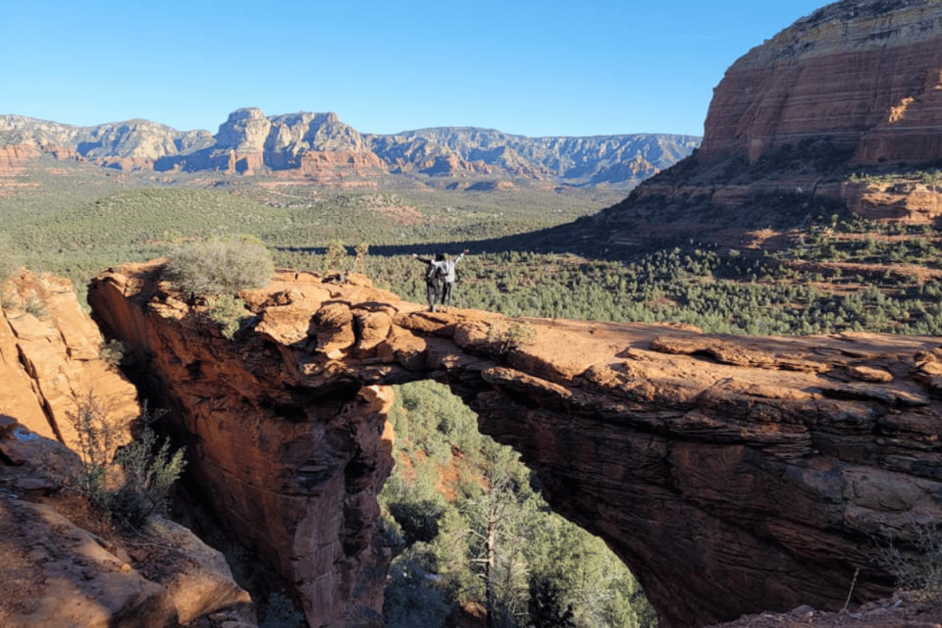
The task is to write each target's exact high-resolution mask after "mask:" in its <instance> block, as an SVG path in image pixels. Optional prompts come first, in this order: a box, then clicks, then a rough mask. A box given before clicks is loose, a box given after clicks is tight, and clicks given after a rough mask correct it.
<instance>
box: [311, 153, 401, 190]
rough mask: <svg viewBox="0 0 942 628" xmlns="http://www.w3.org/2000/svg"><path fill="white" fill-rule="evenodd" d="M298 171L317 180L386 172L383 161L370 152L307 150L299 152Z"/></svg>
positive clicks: (329, 180)
mask: <svg viewBox="0 0 942 628" xmlns="http://www.w3.org/2000/svg"><path fill="white" fill-rule="evenodd" d="M300 171H301V173H302V174H303V175H304V176H307V177H311V178H313V179H315V180H317V181H322V182H325V183H327V182H331V181H334V180H342V179H346V178H349V177H371V176H373V177H375V176H379V175H384V174H388V173H389V171H388V170H387V168H386V165H385V164H384V163H383V161H382V160H381V159H380V158H379V157H377V156H376V154H375V153H372V152H360V153H358V152H352V151H307V152H304V153H302V154H301V167H300Z"/></svg>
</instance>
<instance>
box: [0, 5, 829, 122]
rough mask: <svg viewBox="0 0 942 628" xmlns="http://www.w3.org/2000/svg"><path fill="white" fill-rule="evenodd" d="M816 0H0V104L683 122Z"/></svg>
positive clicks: (697, 117)
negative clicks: (740, 63) (736, 65)
mask: <svg viewBox="0 0 942 628" xmlns="http://www.w3.org/2000/svg"><path fill="white" fill-rule="evenodd" d="M825 4H827V2H826V1H823V0H789V1H788V2H756V0H713V1H712V2H704V1H703V0H675V1H673V2H671V1H667V0H645V1H644V2H635V1H632V0H581V1H580V0H569V1H568V2H559V1H557V0H540V1H535V0H534V1H525V2H524V1H518V0H476V1H474V2H456V1H454V0H400V1H399V2H392V1H391V0H387V1H385V2H381V1H379V0H277V1H272V2H259V1H257V0H253V1H252V2H247V1H243V0H227V1H225V2H223V1H218V2H216V1H212V2H211V1H208V0H188V1H179V0H144V1H134V0H121V1H116V0H85V1H80V2H77V1H74V0H4V1H3V10H2V12H0V58H2V59H3V64H2V66H0V68H2V69H0V114H6V113H15V114H20V115H25V116H30V117H34V118H40V119H45V120H53V121H56V122H62V123H66V124H75V125H80V126H91V125H95V124H101V123H105V122H119V121H124V120H129V119H132V118H145V119H148V120H153V121H155V122H160V123H163V124H167V125H169V126H171V127H174V128H176V129H178V130H181V131H185V130H191V129H207V130H209V131H212V132H213V133H215V132H216V131H217V130H218V128H219V124H220V123H222V122H224V121H225V120H226V117H227V116H228V114H229V113H230V112H232V111H234V110H235V109H238V108H239V107H249V106H253V107H260V108H262V109H263V110H264V111H265V113H266V114H268V115H273V114H283V113H294V112H298V111H312V112H327V111H333V112H336V113H337V114H338V115H339V116H340V119H341V120H342V121H343V122H346V123H347V124H350V125H352V126H353V127H354V128H356V129H357V130H358V131H360V132H364V133H395V132H398V131H404V130H412V129H419V128H424V127H436V126H476V127H485V128H494V129H499V130H501V131H504V132H507V133H514V134H520V135H528V136H531V137H537V136H547V135H570V136H576V135H608V134H620V133H648V132H650V133H680V134H690V135H701V134H702V132H703V121H704V119H705V117H706V112H707V108H708V106H709V103H710V98H711V97H712V94H713V88H714V87H715V86H716V85H717V84H718V83H719V82H720V80H721V79H722V77H723V73H724V72H725V71H726V68H727V67H729V65H730V64H731V63H732V62H733V61H735V60H736V59H737V58H738V57H740V56H742V55H743V54H744V53H746V52H747V51H748V50H749V49H750V48H752V47H754V46H756V45H759V44H761V43H762V42H763V41H764V40H765V39H768V38H770V37H772V36H773V35H775V34H776V33H777V32H778V31H780V30H782V29H783V28H786V27H787V26H789V25H791V24H792V23H793V22H795V20H797V19H799V18H801V17H803V16H805V15H809V14H810V13H812V12H813V11H814V10H815V9H817V8H820V7H821V6H824V5H825Z"/></svg>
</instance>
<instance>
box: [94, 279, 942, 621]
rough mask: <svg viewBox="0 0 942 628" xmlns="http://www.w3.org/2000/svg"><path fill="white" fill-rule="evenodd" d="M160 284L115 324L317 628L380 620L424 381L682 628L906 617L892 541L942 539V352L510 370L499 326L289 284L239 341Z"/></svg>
mask: <svg viewBox="0 0 942 628" xmlns="http://www.w3.org/2000/svg"><path fill="white" fill-rule="evenodd" d="M160 271H161V264H160V262H159V261H157V262H152V263H150V264H145V265H127V266H123V267H120V268H116V269H112V270H110V271H108V272H105V273H103V274H102V275H100V276H99V277H98V278H97V279H96V280H95V281H94V282H93V284H92V285H91V287H90V291H89V302H90V303H91V305H92V307H93V310H94V315H95V317H96V318H97V319H98V321H99V322H100V324H101V325H102V327H103V328H104V329H105V331H106V332H107V333H108V334H109V335H113V336H116V337H118V338H121V339H123V340H125V341H127V342H128V343H129V345H130V347H131V350H132V352H133V353H134V355H135V356H136V358H137V360H138V361H139V363H140V364H141V366H143V367H144V369H145V370H146V372H147V373H148V375H149V377H150V382H149V387H150V388H151V390H152V391H153V392H156V393H157V394H159V395H160V397H161V399H160V400H159V401H160V403H161V404H163V405H167V404H169V405H171V407H172V408H173V409H174V410H175V412H174V413H173V414H174V416H175V420H176V421H177V422H178V423H179V426H180V427H181V428H182V429H183V430H184V431H185V432H186V433H187V434H188V435H189V448H190V449H189V453H190V456H191V463H190V470H191V471H192V472H193V473H194V475H195V477H196V478H197V480H198V481H199V482H200V483H201V484H202V486H203V488H204V490H205V492H206V494H207V496H208V498H209V499H211V500H212V502H213V506H214V508H215V509H217V510H218V511H220V512H223V513H225V514H226V519H227V521H228V525H229V526H230V527H231V530H232V531H233V532H235V533H236V534H238V535H240V536H241V537H242V538H243V539H244V540H245V541H246V542H247V543H248V544H249V545H251V546H253V547H256V548H257V549H258V551H259V552H260V553H263V554H265V556H266V557H267V558H268V559H269V560H270V561H272V562H273V563H274V564H276V565H277V566H278V568H279V569H280V570H281V571H282V573H283V574H284V575H285V576H286V577H287V578H289V579H290V580H291V581H294V582H296V583H297V586H298V590H299V592H300V593H301V595H302V596H303V598H304V600H305V604H306V612H307V616H308V620H309V622H310V623H311V625H314V626H322V625H341V624H344V625H377V622H378V621H380V618H379V615H378V612H379V610H380V606H381V600H382V586H383V575H384V573H385V568H386V566H387V565H388V561H389V559H390V556H389V552H388V549H386V548H384V547H383V545H382V542H381V541H382V537H381V535H379V534H377V532H376V530H375V526H374V523H375V521H376V516H377V514H378V507H377V505H376V500H375V496H376V494H377V493H378V491H379V489H380V487H381V485H382V482H383V481H384V480H385V478H386V477H387V475H388V473H389V471H390V468H391V464H392V461H391V456H390V446H389V442H388V441H384V439H383V427H384V416H385V411H386V410H387V409H388V407H389V405H388V404H389V402H390V401H391V399H390V397H389V394H388V388H387V387H388V385H390V384H395V383H403V382H407V381H413V380H417V379H423V378H434V379H438V380H441V381H445V382H446V383H448V384H449V385H450V386H451V388H452V390H453V391H455V392H456V393H457V394H459V395H460V396H461V397H462V398H463V399H464V400H465V401H466V403H468V404H469V406H471V407H472V409H474V410H475V411H476V412H477V413H478V414H479V425H480V428H481V430H482V431H483V432H485V433H487V434H490V435H491V436H493V437H494V438H495V439H497V440H498V441H500V442H503V443H506V444H510V445H512V446H514V447H515V448H516V449H518V450H519V451H520V452H521V454H522V455H523V459H524V460H525V461H526V462H527V463H528V464H529V465H531V466H532V467H533V468H534V469H536V471H537V472H538V473H539V474H540V476H541V478H542V481H543V486H544V491H545V497H546V498H547V501H549V503H550V504H551V505H552V506H553V508H554V509H556V510H557V511H558V512H560V513H561V514H563V515H564V516H566V517H568V518H570V519H572V520H573V521H575V522H576V523H578V524H579V525H582V526H583V527H585V528H587V529H588V530H590V531H591V532H593V533H596V534H599V535H600V536H602V537H603V538H605V540H606V541H607V542H608V544H609V545H610V546H611V547H612V548H613V549H614V550H615V552H616V553H617V554H618V555H619V556H621V557H622V559H623V560H625V562H626V563H627V564H628V565H629V567H630V568H631V569H632V571H633V572H634V573H635V575H636V576H637V577H638V579H639V581H640V582H641V583H642V585H643V586H644V587H645V591H646V593H647V595H648V598H649V599H650V600H651V602H652V604H653V605H654V606H655V608H657V610H658V613H659V616H660V621H661V624H660V625H661V626H663V627H665V628H673V627H681V626H702V625H709V624H712V623H717V622H720V621H726V620H730V619H734V618H736V617H738V616H740V615H742V614H744V613H748V612H756V611H759V610H787V609H790V608H793V607H795V606H797V605H799V604H810V605H812V606H814V607H817V608H821V609H835V608H840V606H842V605H843V603H844V600H845V598H846V596H847V593H848V590H849V587H850V582H851V580H852V578H853V576H854V573H855V571H856V570H857V569H858V568H859V569H860V570H861V572H860V577H859V578H858V582H857V586H856V588H855V596H856V598H857V599H858V600H864V599H872V598H875V597H878V596H881V595H882V594H885V593H887V592H888V590H889V589H888V587H889V585H890V584H891V583H890V580H889V578H888V576H887V574H886V573H883V572H882V571H881V570H880V569H879V568H878V567H877V566H875V565H874V564H873V563H872V562H871V560H870V554H871V547H870V545H869V540H870V539H871V538H881V537H882V538H897V539H901V540H902V541H903V542H905V537H906V534H907V525H908V524H909V523H910V522H911V521H926V520H937V519H938V518H939V515H940V514H942V505H940V498H942V497H940V496H942V482H940V479H942V464H940V461H942V458H940V453H939V452H940V445H939V442H938V426H939V425H940V422H939V420H940V418H942V416H940V415H942V407H940V405H939V402H938V397H937V394H938V389H937V387H938V385H939V382H940V381H942V380H940V379H939V374H940V373H942V353H940V352H939V350H938V346H939V341H938V339H934V338H922V337H895V336H888V335H871V334H858V335H841V336H828V337H813V338H739V337H719V336H706V335H702V334H699V333H697V332H696V331H694V330H689V329H683V328H679V327H668V326H653V325H640V324H604V323H589V322H575V321H561V320H560V321H550V320H531V321H530V324H531V325H532V326H533V328H534V329H535V331H536V336H535V339H534V342H533V343H532V344H530V345H527V346H525V347H523V348H520V349H518V350H514V351H512V352H511V353H510V354H509V355H506V356H503V357H501V358H500V359H497V358H495V356H494V354H493V353H494V346H493V343H492V342H490V341H489V340H488V334H487V330H488V327H489V325H491V324H494V323H495V322H498V323H499V322H500V321H502V320H503V319H502V318H501V317H499V316H496V315H493V314H489V313H486V312H480V311H471V310H458V311H454V312H451V313H448V314H430V313H427V312H424V311H423V308H422V307H421V306H419V305H417V304H414V303H409V302H406V301H402V300H401V299H399V298H398V297H397V296H395V295H393V294H391V293H389V292H386V291H382V290H376V289H373V288H371V287H370V286H369V285H368V282H367V281H365V278H359V277H356V276H354V277H352V278H351V281H352V282H353V283H350V284H344V285H333V284H329V283H323V282H322V281H321V279H320V278H319V277H317V276H316V275H311V274H305V273H294V272H279V273H278V274H277V276H276V278H275V280H274V281H273V282H272V283H271V284H270V285H269V286H267V287H266V288H265V289H263V290H259V291H255V292H251V293H244V296H245V298H246V300H247V301H248V302H249V303H250V304H251V306H252V309H253V311H254V312H255V314H256V317H257V324H255V326H254V327H253V329H252V330H251V331H248V332H246V333H245V334H244V336H242V337H240V338H238V339H237V342H230V341H227V340H226V339H224V338H222V337H221V335H220V334H219V333H218V330H217V329H216V327H215V325H214V324H213V323H211V322H209V321H208V320H207V319H206V318H205V317H204V316H201V315H200V307H199V306H193V307H190V306H189V305H187V304H186V303H185V302H183V301H181V300H180V295H177V294H175V293H174V292H173V291H172V290H170V286H169V285H168V284H165V283H163V282H161V281H160Z"/></svg>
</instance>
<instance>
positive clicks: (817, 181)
mask: <svg viewBox="0 0 942 628" xmlns="http://www.w3.org/2000/svg"><path fill="white" fill-rule="evenodd" d="M940 72H942V5H939V4H938V3H937V2H934V1H931V0H892V1H884V0H844V1H842V2H837V3H834V4H830V5H828V6H826V7H823V8H821V9H819V10H818V11H815V12H814V13H813V14H812V15H810V16H807V17H805V18H802V19H800V20H798V21H797V22H795V23H794V24H793V25H792V26H790V27H788V28H786V29H784V30H783V31H781V32H780V33H778V34H777V35H776V36H775V37H773V38H772V39H770V40H768V41H766V42H765V43H763V44H761V45H759V46H756V47H755V48H753V49H752V50H750V51H749V52H748V53H746V54H745V55H743V56H742V57H741V58H739V59H738V60H736V62H735V63H733V65H732V66H730V68H729V69H728V70H727V71H726V74H725V75H724V77H723V79H722V80H721V81H720V83H719V85H717V87H716V88H715V90H714V93H713V99H712V101H711V102H710V108H709V111H708V112H707V116H706V121H705V124H704V137H703V142H702V144H701V146H700V147H699V149H698V150H697V151H696V152H695V154H694V155H693V156H691V157H688V158H686V159H684V160H682V161H681V162H679V163H678V164H677V165H675V166H673V167H671V168H669V169H667V170H666V171H662V172H660V173H658V174H656V175H654V176H652V177H650V178H647V179H645V181H644V182H643V184H641V185H639V186H638V187H637V188H635V189H634V190H633V191H632V193H631V196H630V197H629V198H628V199H627V200H626V201H625V202H623V203H620V204H618V205H616V206H614V207H611V208H609V209H607V210H603V211H602V212H600V213H599V214H598V215H597V216H596V217H593V218H592V219H587V220H585V221H584V223H585V224H583V225H578V224H577V225H574V226H573V228H571V229H567V230H564V231H563V232H562V233H560V234H558V238H559V239H560V240H562V241H578V240H579V239H581V238H584V237H589V238H592V240H593V243H594V244H595V245H596V246H597V248H605V247H608V248H611V249H614V250H619V249H622V250H623V249H624V248H625V247H626V246H627V247H643V246H646V245H647V244H648V243H650V241H651V240H652V239H660V238H663V240H673V241H674V243H676V242H680V241H690V240H691V239H693V240H694V241H701V242H702V241H711V242H714V243H719V244H721V245H725V246H730V247H733V248H742V247H744V246H747V243H748V242H750V241H751V240H752V239H753V238H752V236H751V235H750V232H751V231H755V230H757V229H765V228H772V229H776V230H782V231H785V230H791V229H796V228H797V229H801V228H804V227H805V226H807V225H808V224H809V223H811V222H812V221H814V220H816V218H817V217H818V216H830V215H831V214H833V213H839V214H840V213H845V212H846V213H847V214H849V213H851V212H854V213H857V214H859V215H861V216H864V217H868V218H871V217H872V218H876V219H880V220H891V221H896V222H910V223H916V224H919V223H923V224H925V223H928V222H935V221H936V220H937V218H938V213H937V209H936V208H937V207H938V205H939V202H940V199H942V197H940V195H939V193H938V192H937V191H936V190H935V189H934V188H935V186H934V185H921V186H920V185H913V186H912V189H909V190H901V189H887V188H890V187H893V186H895V185H896V183H892V184H889V185H884V184H882V183H880V182H879V181H876V182H875V183H872V184H871V183H867V182H861V181H858V182H854V183H850V179H851V178H852V176H853V174H855V173H869V174H873V173H877V174H879V173H882V172H884V171H886V170H890V171H893V169H897V168H902V169H904V170H905V169H909V170H918V169H924V170H932V169H933V168H935V167H936V166H937V165H938V163H937V162H938V161H939V159H940V158H942V126H940V121H942V89H940V86H942V82H940ZM599 233H602V234H606V235H605V236H604V237H603V239H602V241H601V242H600V241H599V240H598V237H597V234H599ZM674 243H672V244H671V246H674V245H675V244H674Z"/></svg>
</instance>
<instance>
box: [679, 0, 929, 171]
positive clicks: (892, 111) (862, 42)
mask: <svg viewBox="0 0 942 628" xmlns="http://www.w3.org/2000/svg"><path fill="white" fill-rule="evenodd" d="M940 131H942V6H940V5H939V3H938V2H935V1H934V0H895V1H892V2H885V1H874V0H867V1H860V0H844V1H843V2H836V3H834V4H830V5H828V6H826V7H824V8H822V9H819V10H817V11H815V12H814V13H812V14H811V15H810V16H808V17H805V18H803V19H801V20H798V21H797V22H795V24H793V25H792V26H791V27H789V28H787V29H785V30H783V31H782V32H780V33H779V34H778V35H776V36H775V37H773V38H772V39H771V40H769V41H766V42H765V43H764V44H762V45H760V46H757V47H756V48H753V49H752V50H751V51H749V52H748V53H747V54H746V55H744V56H743V57H741V58H740V59H738V60H737V61H736V62H735V63H733V65H732V66H730V68H729V69H728V70H727V71H726V74H725V76H724V77H723V80H722V81H721V82H720V84H719V85H718V86H717V88H716V90H715V92H714V95H713V100H712V102H711V103H710V110H709V113H708V114H707V119H706V123H705V125H704V138H703V144H702V146H701V149H700V152H699V154H698V157H697V158H698V160H700V161H702V162H708V161H711V160H714V159H717V158H719V157H723V156H730V155H734V154H735V155H745V156H746V157H747V158H748V160H749V161H750V162H755V161H756V160H758V159H759V157H761V156H762V155H764V154H767V153H769V152H770V151H772V150H774V149H775V148H777V147H779V146H782V145H784V144H794V145H797V144H798V143H799V142H800V141H801V140H803V139H805V138H808V137H828V138H830V139H831V141H833V143H834V145H835V146H836V147H838V148H846V149H850V150H852V151H853V161H854V162H856V163H859V164H880V163H886V164H896V163H925V162H931V161H934V160H937V159H939V158H940V157H942V133H940Z"/></svg>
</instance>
